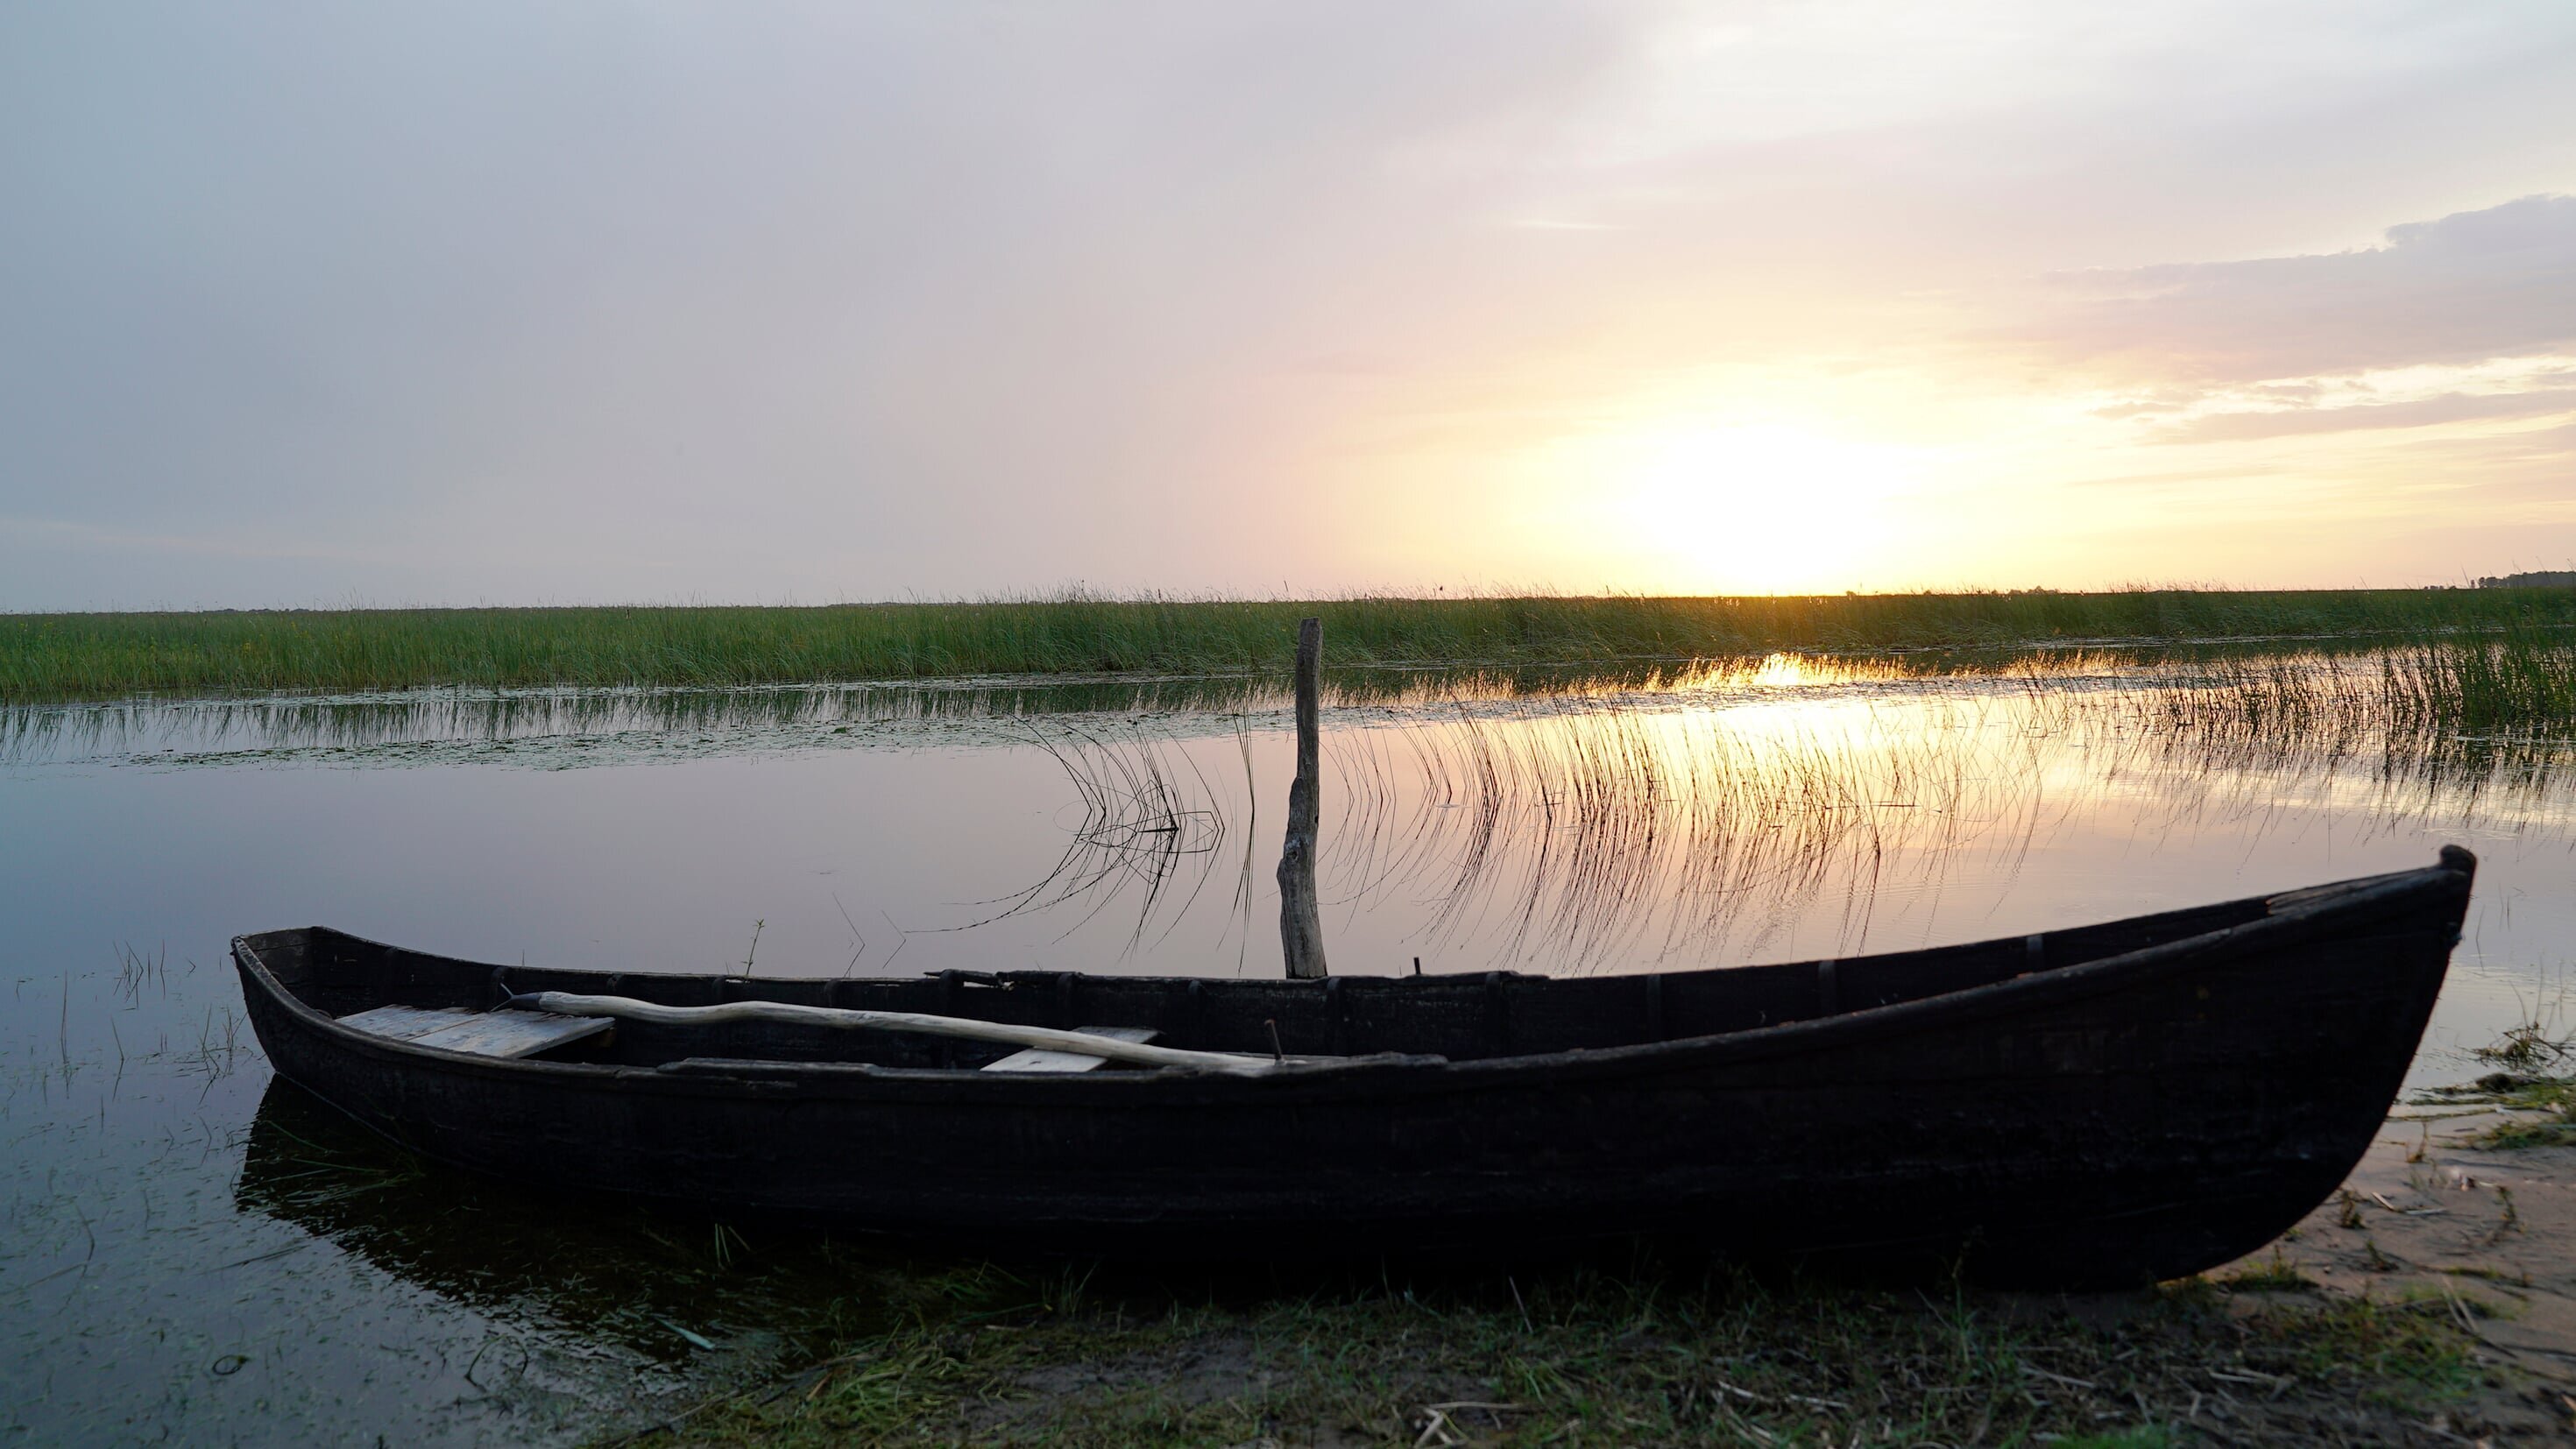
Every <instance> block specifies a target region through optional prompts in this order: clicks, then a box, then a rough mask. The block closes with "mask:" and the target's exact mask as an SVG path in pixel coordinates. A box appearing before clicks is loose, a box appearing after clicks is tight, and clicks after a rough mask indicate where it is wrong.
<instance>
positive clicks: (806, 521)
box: [0, 0, 2576, 609]
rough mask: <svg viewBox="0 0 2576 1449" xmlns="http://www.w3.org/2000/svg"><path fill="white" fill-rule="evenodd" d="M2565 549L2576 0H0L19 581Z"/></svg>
mask: <svg viewBox="0 0 2576 1449" xmlns="http://www.w3.org/2000/svg"><path fill="white" fill-rule="evenodd" d="M2570 566H2576V5H2571V4H2569V3H2566V0H2534V3H2523V4H2513V3H2479V4H2469V3H2461V0H2440V3H2422V4H2418V3H2381V0H2334V3H2318V4H2257V3H2244V0H2229V3H2208V4H2201V3H2171V0H2168V3H2160V4H2153V5H2131V6H2121V7H2109V6H2091V5H2069V4H2066V3H2064V0H2030V3H2019V0H2016V3H1976V4H1970V3H1959V4H1946V5H1924V4H1920V3H1803V4H1780V5H1770V4H1713V5H1701V6H1683V5H1674V6H1664V5H1626V6H1619V5H1602V4H1568V5H1512V4H1496V3H1473V4H1436V3H1421V4H1414V3H1407V4H1394V5H1390V4H1386V3H1383V0H1378V3H1368V4H1350V5H1341V4H1329V3H1319V0H1297V3H1293V4H1280V5H1272V6H1253V5H1223V4H1215V5H1211V4H1195V3H1171V4H1151V5H1148V4H1097V5H1075V4H1028V5H986V4H965V3H940V4H907V5H899V6H884V7H871V6H861V5H855V4H839V3H835V4H815V5H810V6H808V5H788V4H757V5H715V4H700V5H644V4H636V5H617V6H609V5H588V4H556V5H537V6H529V5H523V4H500V5H490V6H474V5H466V4H441V5H434V6H431V5H423V6H410V7H387V6H308V5H284V4H245V5H201V4H191V5H173V6H169V7H166V8H161V7H154V6H148V5H123V4H120V5H99V4H90V3H73V0H66V3H59V4H47V3H27V4H15V5H11V6H8V7H7V8H6V9H5V10H0V608H8V609H55V608H95V607H144V606H155V605H170V606H255V605H304V604H337V603H346V602H359V603H369V604H403V603H549V602H557V603H570V602H620V601H690V600H696V601H710V602H778V601H790V600H792V601H799V602H828V601H832V600H840V599H853V600H860V599H886V598H906V597H957V596H975V595H983V594H992V593H1011V592H1029V591H1049V590H1054V589H1057V588H1060V587H1063V586H1066V585H1070V584H1075V583H1080V584H1085V585H1088V586H1091V587H1094V588H1099V589H1104V590H1111V591H1129V590H1142V589H1169V590H1178V591H1184V592H1225V593H1240V594H1256V595H1271V594H1277V593H1281V592H1292V593H1300V594H1307V593H1319V592H1340V591H1346V590H1354V589H1375V588H1386V589H1395V590H1402V591H1424V592H1427V591H1429V590H1430V589H1432V588H1433V587H1435V586H1441V587H1446V588H1448V589H1451V590H1453V591H1454V590H1458V589H1462V588H1475V589H1497V588H1545V589H1556V590H1569V591H1593V590H1600V589H1605V588H1606V589H1616V590H1623V591H1656V592H1663V591H1673V592H1710V591H1718V592H1739V591H1741V592H1770V591H1787V590H1823V591H1840V590H1844V589H1861V590H1876V589H1897V588H1910V587H1919V586H1935V587H1944V586H1962V585H1970V586H1986V587H2023V586H2031V585H2050V586H2056V587H2064V588H2085V587H2102V586H2115V585H2122V584H2128V583H2138V582H2159V583H2161V582H2183V583H2228V584H2238V585H2246V586H2258V587H2270V586H2284V587H2287V586H2343V585H2353V584H2374V585H2413V584H2424V583H2442V582H2459V581H2461V580H2462V579H2463V578H2464V577H2466V576H2469V575H2474V574H2480V573H2496V572H2503V571H2506V570H2510V569H2527V568H2563V567H2570Z"/></svg>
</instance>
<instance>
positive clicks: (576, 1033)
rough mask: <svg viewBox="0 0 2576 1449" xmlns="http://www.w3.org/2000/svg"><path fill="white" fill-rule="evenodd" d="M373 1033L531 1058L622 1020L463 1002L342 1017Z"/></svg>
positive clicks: (344, 1023)
mask: <svg viewBox="0 0 2576 1449" xmlns="http://www.w3.org/2000/svg"><path fill="white" fill-rule="evenodd" d="M340 1024H341V1025H342V1026H349V1027H355V1028H357V1029H358V1030H360V1031H363V1032H365V1033H367V1034H368V1035H370V1036H381V1037H390V1038H392V1039H393V1040H395V1041H407V1042H410V1043H411V1044H412V1045H414V1046H425V1047H437V1048H438V1049H440V1050H441V1051H451V1052H470V1053H472V1054H473V1055H475V1056H478V1057H528V1056H535V1055H536V1054H537V1053H539V1052H542V1051H550V1050H552V1049H553V1048H555V1047H559V1046H563V1045H565V1044H567V1043H570V1042H577V1041H580V1040H581V1039H583V1038H584V1037H591V1036H597V1035H598V1034H600V1033H601V1032H603V1031H606V1030H608V1029H609V1028H610V1027H612V1026H614V1025H616V1024H617V1023H616V1022H615V1021H614V1020H612V1019H611V1018H609V1017H605V1016H553V1015H549V1014H547V1013H545V1012H542V1011H482V1012H475V1011H467V1010H466V1009H465V1008H463V1007H461V1006H379V1007H377V1008H375V1009H374V1010H372V1011H361V1012H358V1013H356V1014H355V1015H352V1016H344V1017H341V1018H340Z"/></svg>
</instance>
